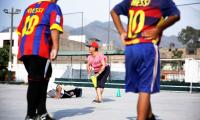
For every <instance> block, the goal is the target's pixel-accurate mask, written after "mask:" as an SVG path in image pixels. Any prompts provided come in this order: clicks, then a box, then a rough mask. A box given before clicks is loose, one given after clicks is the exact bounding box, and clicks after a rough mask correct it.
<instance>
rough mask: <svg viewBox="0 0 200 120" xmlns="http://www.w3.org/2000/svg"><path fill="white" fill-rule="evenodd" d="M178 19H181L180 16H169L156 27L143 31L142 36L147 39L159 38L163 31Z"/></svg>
mask: <svg viewBox="0 0 200 120" xmlns="http://www.w3.org/2000/svg"><path fill="white" fill-rule="evenodd" d="M178 20H180V16H169V17H168V18H167V19H166V20H165V21H164V22H163V23H162V24H160V25H158V26H157V27H155V28H152V29H150V30H147V31H144V32H143V33H142V36H143V37H145V38H146V39H156V38H158V37H159V36H160V35H161V33H162V32H163V31H164V30H165V29H166V28H168V27H170V26H171V25H173V24H174V23H176V22H177V21H178Z"/></svg>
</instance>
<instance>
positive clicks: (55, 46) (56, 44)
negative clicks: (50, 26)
mask: <svg viewBox="0 0 200 120" xmlns="http://www.w3.org/2000/svg"><path fill="white" fill-rule="evenodd" d="M51 38H52V42H53V46H52V49H51V53H50V60H51V61H53V60H55V59H56V57H57V54H58V50H59V39H60V32H59V31H58V30H51Z"/></svg>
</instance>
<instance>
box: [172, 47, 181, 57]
mask: <svg viewBox="0 0 200 120" xmlns="http://www.w3.org/2000/svg"><path fill="white" fill-rule="evenodd" d="M172 54H173V56H172V59H180V58H182V55H183V51H181V50H178V49H175V50H173V51H172Z"/></svg>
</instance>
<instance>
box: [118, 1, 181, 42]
mask: <svg viewBox="0 0 200 120" xmlns="http://www.w3.org/2000/svg"><path fill="white" fill-rule="evenodd" d="M114 11H115V12H116V13H117V14H118V15H125V16H127V17H128V27H127V28H128V29H127V39H126V40H125V44H126V45H129V44H138V43H146V42H148V43H149V42H150V43H154V44H159V43H160V38H161V35H160V36H159V38H156V39H154V40H148V39H145V38H144V37H143V36H142V32H144V31H145V30H149V29H151V28H153V27H156V26H157V25H159V24H162V22H163V21H164V19H165V17H167V16H180V11H179V10H178V8H177V7H176V5H175V3H174V2H173V1H172V0H123V1H122V2H121V3H119V4H117V5H116V6H115V7H114Z"/></svg>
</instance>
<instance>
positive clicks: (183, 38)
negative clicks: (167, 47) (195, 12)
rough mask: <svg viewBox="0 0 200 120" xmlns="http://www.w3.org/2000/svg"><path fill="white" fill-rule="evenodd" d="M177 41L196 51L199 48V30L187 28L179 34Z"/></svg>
mask: <svg viewBox="0 0 200 120" xmlns="http://www.w3.org/2000/svg"><path fill="white" fill-rule="evenodd" d="M178 40H179V41H180V42H181V43H182V44H184V45H186V46H187V48H190V49H191V48H192V49H195V50H196V48H200V30H198V29H195V28H193V27H191V26H187V27H186V28H185V29H182V30H181V32H180V33H179V35H178Z"/></svg>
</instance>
